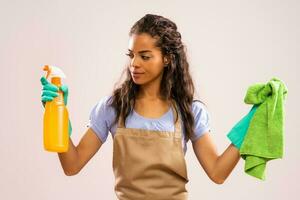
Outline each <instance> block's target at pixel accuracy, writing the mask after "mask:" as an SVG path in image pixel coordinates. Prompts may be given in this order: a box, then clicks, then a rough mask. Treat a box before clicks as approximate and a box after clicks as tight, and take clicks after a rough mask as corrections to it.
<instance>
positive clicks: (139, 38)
mask: <svg viewBox="0 0 300 200" xmlns="http://www.w3.org/2000/svg"><path fill="white" fill-rule="evenodd" d="M155 42H156V39H155V38H153V37H151V35H149V34H147V33H141V34H133V35H131V37H130V39H129V46H128V54H126V55H128V56H129V60H130V65H129V70H130V74H131V77H132V79H133V81H134V83H136V84H139V85H143V84H149V83H153V82H159V83H160V81H161V78H162V75H163V69H164V67H165V63H166V62H167V60H166V59H165V60H164V59H163V57H162V53H161V50H160V49H159V48H158V47H155Z"/></svg>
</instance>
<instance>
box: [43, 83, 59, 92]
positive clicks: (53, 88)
mask: <svg viewBox="0 0 300 200" xmlns="http://www.w3.org/2000/svg"><path fill="white" fill-rule="evenodd" d="M43 90H50V91H53V92H58V87H57V86H56V85H53V84H47V85H44V87H43Z"/></svg>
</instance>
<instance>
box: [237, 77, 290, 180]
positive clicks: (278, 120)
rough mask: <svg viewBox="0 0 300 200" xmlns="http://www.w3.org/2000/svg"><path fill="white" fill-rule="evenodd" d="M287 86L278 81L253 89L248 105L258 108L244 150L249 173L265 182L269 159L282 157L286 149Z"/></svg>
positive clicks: (248, 98)
mask: <svg viewBox="0 0 300 200" xmlns="http://www.w3.org/2000/svg"><path fill="white" fill-rule="evenodd" d="M286 95H287V88H286V86H285V84H284V83H283V82H282V81H280V80H279V79H277V78H272V79H271V80H270V81H269V82H268V83H266V84H262V83H257V84H254V85H252V86H250V87H249V88H248V90H247V94H246V96H245V98H244V102H245V103H246V104H254V105H258V108H257V110H256V112H255V113H254V115H253V117H252V119H251V121H250V124H249V127H248V130H247V133H246V135H245V137H244V140H243V143H242V145H241V148H240V155H241V157H242V158H243V159H244V160H245V167H244V170H245V172H246V173H247V174H249V175H251V176H254V177H256V178H259V179H261V180H265V169H266V164H267V162H268V161H269V160H273V159H278V158H282V156H283V147H284V116H285V113H284V100H285V98H286Z"/></svg>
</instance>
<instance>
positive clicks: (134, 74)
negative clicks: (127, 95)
mask: <svg viewBox="0 0 300 200" xmlns="http://www.w3.org/2000/svg"><path fill="white" fill-rule="evenodd" d="M143 74H144V73H143V72H131V75H132V76H133V77H134V78H138V77H140V76H141V75H143Z"/></svg>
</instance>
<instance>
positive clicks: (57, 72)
mask: <svg viewBox="0 0 300 200" xmlns="http://www.w3.org/2000/svg"><path fill="white" fill-rule="evenodd" d="M43 70H44V71H46V72H47V74H46V79H48V77H50V78H54V77H59V78H66V75H65V74H64V72H63V71H62V70H61V69H60V68H58V67H55V66H50V65H45V66H44V68H43Z"/></svg>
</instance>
